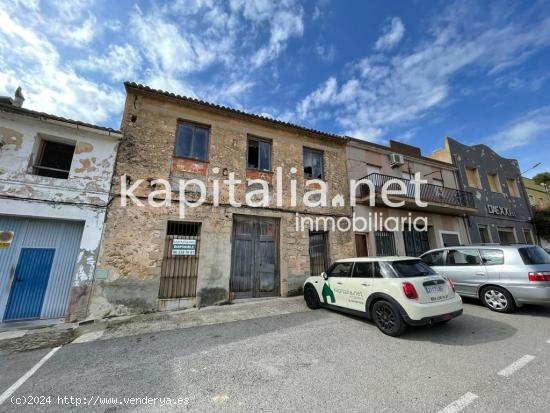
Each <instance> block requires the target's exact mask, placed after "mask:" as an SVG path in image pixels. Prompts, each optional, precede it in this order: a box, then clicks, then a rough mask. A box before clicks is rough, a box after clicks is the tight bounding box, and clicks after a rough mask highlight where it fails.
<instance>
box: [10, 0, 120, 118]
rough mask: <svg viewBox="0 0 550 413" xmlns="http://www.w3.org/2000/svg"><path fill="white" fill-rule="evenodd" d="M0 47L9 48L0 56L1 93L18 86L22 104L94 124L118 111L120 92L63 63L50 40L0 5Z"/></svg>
mask: <svg viewBox="0 0 550 413" xmlns="http://www.w3.org/2000/svg"><path fill="white" fill-rule="evenodd" d="M0 50H9V53H10V57H11V58H10V59H9V60H6V59H4V58H2V59H0V73H3V74H4V75H3V79H2V80H3V82H2V83H3V84H4V85H5V86H4V88H3V89H4V90H3V91H2V93H6V94H10V95H11V94H13V91H14V89H15V88H16V87H17V86H22V88H23V93H24V95H25V98H26V100H25V107H28V108H30V109H35V110H39V111H43V112H50V113H54V114H56V115H60V116H66V117H70V118H75V119H78V120H82V121H87V122H94V123H101V122H106V121H108V120H109V119H110V118H111V117H112V116H113V115H114V114H119V113H120V108H121V105H122V104H123V101H124V96H123V94H122V93H121V92H120V91H116V90H114V89H113V88H111V87H110V86H107V85H104V84H97V83H95V82H92V81H90V80H87V79H86V78H83V77H81V76H79V75H78V74H77V73H76V72H75V71H74V70H72V69H71V68H69V67H66V66H64V65H63V64H62V63H61V62H60V55H59V52H58V51H57V49H56V48H55V46H54V45H53V44H52V43H50V42H49V41H48V40H47V39H46V38H45V37H44V36H43V35H41V34H39V33H36V32H34V31H33V30H32V29H29V28H27V27H26V26H24V25H23V24H21V23H20V22H19V21H18V20H17V19H15V18H12V17H10V15H8V13H7V12H6V11H5V10H2V9H1V8H0Z"/></svg>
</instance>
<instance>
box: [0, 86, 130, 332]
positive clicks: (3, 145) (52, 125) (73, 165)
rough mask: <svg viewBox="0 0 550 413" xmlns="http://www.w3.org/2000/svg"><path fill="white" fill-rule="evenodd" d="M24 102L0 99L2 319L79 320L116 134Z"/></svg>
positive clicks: (83, 309) (89, 279) (18, 96)
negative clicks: (34, 109) (33, 107)
mask: <svg viewBox="0 0 550 413" xmlns="http://www.w3.org/2000/svg"><path fill="white" fill-rule="evenodd" d="M22 101H23V99H22V96H21V94H20V90H18V92H16V98H15V99H10V98H0V322H6V321H13V320H29V319H45V318H63V317H64V318H66V319H67V320H76V319H82V318H84V317H85V316H86V310H87V305H88V297H89V295H90V290H91V286H92V281H93V277H94V271H95V263H96V257H97V253H98V250H99V247H100V242H101V237H102V231H103V222H104V219H105V211H106V206H107V204H108V202H109V199H110V196H109V190H110V187H111V179H112V175H113V170H114V164H115V160H116V151H117V145H118V141H119V140H120V139H121V137H122V135H121V134H120V132H118V131H116V130H113V129H111V128H104V127H100V126H95V125H90V124H86V123H83V122H79V121H75V120H70V119H64V118H60V117H58V116H54V115H49V114H45V113H40V112H35V111H32V110H28V109H24V108H22V107H21V104H22ZM10 238H12V240H11V242H10V241H9V239H10ZM2 240H4V242H2ZM6 240H7V241H6Z"/></svg>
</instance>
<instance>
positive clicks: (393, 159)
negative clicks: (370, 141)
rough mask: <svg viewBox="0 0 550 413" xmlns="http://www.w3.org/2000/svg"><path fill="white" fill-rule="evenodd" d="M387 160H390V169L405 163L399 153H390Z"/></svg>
mask: <svg viewBox="0 0 550 413" xmlns="http://www.w3.org/2000/svg"><path fill="white" fill-rule="evenodd" d="M389 158H390V165H391V167H392V168H393V167H396V166H400V165H403V164H404V163H405V159H404V158H403V155H401V154H400V153H390V155H389Z"/></svg>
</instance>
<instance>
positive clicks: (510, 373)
mask: <svg viewBox="0 0 550 413" xmlns="http://www.w3.org/2000/svg"><path fill="white" fill-rule="evenodd" d="M464 307H465V311H464V314H463V315H462V316H461V317H459V318H457V319H455V320H452V321H451V322H450V323H448V324H445V325H437V326H432V327H422V328H411V329H409V331H408V332H407V333H406V334H405V335H404V336H403V337H400V338H392V337H388V336H385V335H383V334H382V333H380V332H379V331H378V329H377V328H376V327H375V326H374V324H373V323H371V322H369V321H365V320H362V319H360V318H357V317H353V316H349V315H344V314H339V313H336V312H331V311H327V310H322V309H321V310H316V311H310V310H308V309H307V308H306V307H305V306H304V308H303V311H300V312H295V313H292V314H283V315H276V316H270V317H264V318H256V319H252V320H242V321H235V322H227V323H221V324H215V325H206V326H200V327H191V328H185V329H178V330H171V331H159V332H155V333H148V334H143V335H135V336H130V337H119V338H110V339H101V340H97V341H91V342H84V343H81V344H68V345H65V346H63V347H61V348H59V349H58V350H57V351H56V352H55V353H53V355H51V357H50V358H49V359H48V360H47V361H46V362H45V363H44V364H43V365H42V366H41V367H40V368H38V370H36V372H34V374H32V375H31V376H30V377H28V379H27V380H26V381H25V382H24V383H22V384H21V385H20V387H18V388H17V389H16V390H15V391H14V392H13V394H12V395H11V396H10V397H9V398H8V399H7V400H6V401H5V402H4V403H3V404H1V405H0V411H2V412H4V411H6V412H10V411H37V412H50V411H51V412H58V411H97V412H123V411H189V412H204V411H207V412H210V411H212V412H221V411H223V412H226V411H235V412H240V411H254V412H256V411H265V412H281V411H296V412H310V411H311V412H313V411H332V412H366V411H376V412H385V411H387V412H439V411H446V412H457V411H464V412H485V411H493V410H499V411H507V412H508V411H524V412H547V411H548V406H550V392H549V391H548V389H549V388H550V374H549V372H550V343H549V342H548V341H550V308H545V307H535V306H529V307H524V308H523V309H521V310H520V311H518V312H517V313H515V314H497V313H493V312H491V311H489V310H487V309H486V308H484V307H482V306H481V305H479V304H478V303H476V302H475V301H467V302H465V306H464ZM50 351H51V350H50V349H43V350H36V351H30V352H23V353H14V354H7V355H1V356H0V393H2V392H5V391H6V390H7V389H8V388H10V386H12V385H13V384H14V383H16V382H17V380H18V379H19V378H20V377H22V376H23V375H25V373H26V372H28V371H29V370H30V369H32V368H33V366H35V365H36V363H38V362H39V361H40V360H41V359H42V358H43V357H44V356H45V355H47V354H49V353H50ZM30 396H32V397H30ZM48 396H50V398H49V399H48ZM71 396H72V400H71ZM154 398H156V399H154ZM29 400H31V401H33V402H39V403H43V404H41V405H37V404H33V405H29V404H23V403H28V402H29ZM16 403H21V404H19V405H17V404H16ZM178 403H179V404H178ZM77 404H79V405H77ZM84 404H92V405H91V406H88V405H84ZM94 404H95V405H94ZM444 409H447V410H444ZM461 409H462V410H461Z"/></svg>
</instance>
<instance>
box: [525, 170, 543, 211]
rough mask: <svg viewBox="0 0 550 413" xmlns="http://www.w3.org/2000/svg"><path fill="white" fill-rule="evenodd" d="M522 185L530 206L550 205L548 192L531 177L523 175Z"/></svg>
mask: <svg viewBox="0 0 550 413" xmlns="http://www.w3.org/2000/svg"><path fill="white" fill-rule="evenodd" d="M522 180H523V185H524V186H525V191H526V192H527V197H528V198H529V204H530V205H531V206H532V207H539V208H545V207H548V206H550V192H549V190H548V189H546V188H545V187H544V186H542V185H539V184H537V183H536V182H535V181H533V180H532V179H531V178H526V177H523V178H522Z"/></svg>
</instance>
